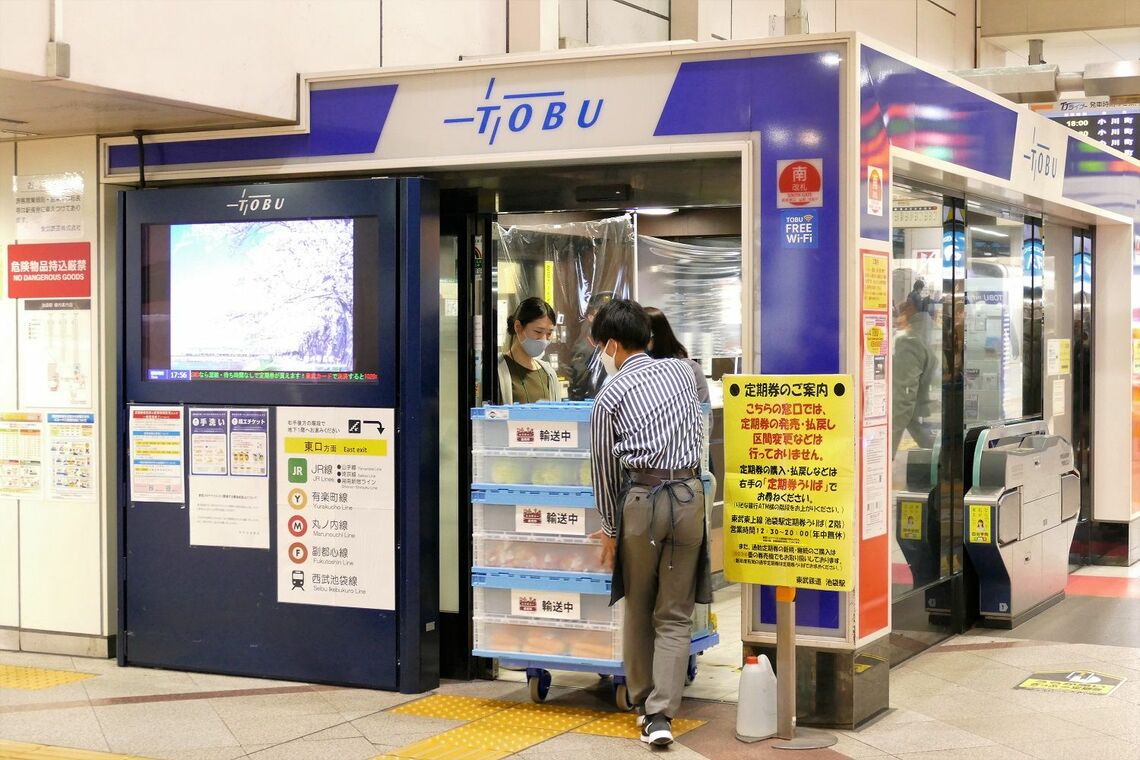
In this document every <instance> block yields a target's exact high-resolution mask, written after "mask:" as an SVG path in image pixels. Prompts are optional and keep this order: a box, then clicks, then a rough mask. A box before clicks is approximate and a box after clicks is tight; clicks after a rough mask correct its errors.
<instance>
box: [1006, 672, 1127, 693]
mask: <svg viewBox="0 0 1140 760" xmlns="http://www.w3.org/2000/svg"><path fill="white" fill-rule="evenodd" d="M1125 680H1126V679H1124V678H1122V677H1120V676H1110V675H1108V674H1107V673H1098V672H1097V671H1095V670H1062V671H1051V672H1048V673H1034V674H1033V675H1031V676H1030V677H1029V678H1026V679H1025V680H1024V681H1022V682H1021V683H1019V684H1018V685H1017V686H1015V687H1014V688H1016V689H1029V690H1031V691H1059V692H1068V693H1070V694H1093V695H1095V696H1098V697H1106V696H1108V695H1109V694H1111V693H1112V692H1114V691H1116V689H1117V687H1118V686H1120V684H1122V683H1124V681H1125Z"/></svg>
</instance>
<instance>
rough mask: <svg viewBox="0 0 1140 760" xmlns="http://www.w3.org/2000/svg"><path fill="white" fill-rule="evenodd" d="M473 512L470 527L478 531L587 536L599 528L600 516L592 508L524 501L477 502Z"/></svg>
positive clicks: (600, 523)
mask: <svg viewBox="0 0 1140 760" xmlns="http://www.w3.org/2000/svg"><path fill="white" fill-rule="evenodd" d="M522 498H523V499H525V497H522ZM472 509H473V510H474V514H473V515H472V527H473V528H474V530H475V531H477V532H491V533H496V532H498V533H510V532H514V533H516V534H537V535H565V536H588V535H590V534H591V533H593V532H595V531H597V530H601V527H602V516H601V515H600V514H599V513H598V510H597V509H596V508H594V507H552V506H543V505H537V504H526V503H525V500H524V501H521V502H520V503H519V504H483V503H478V502H476V503H475V504H472Z"/></svg>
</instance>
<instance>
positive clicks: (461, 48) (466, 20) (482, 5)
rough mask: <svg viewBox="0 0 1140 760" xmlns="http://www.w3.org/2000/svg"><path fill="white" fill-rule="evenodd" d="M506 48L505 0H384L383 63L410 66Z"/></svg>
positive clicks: (480, 54)
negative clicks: (412, 0)
mask: <svg viewBox="0 0 1140 760" xmlns="http://www.w3.org/2000/svg"><path fill="white" fill-rule="evenodd" d="M506 51H507V19H506V3H505V2H503V0H415V1H414V2H407V1H406V0H404V1H402V2H401V1H400V0H397V2H392V0H388V1H387V2H385V3H384V65H385V66H411V65H415V64H425V63H444V62H447V61H457V60H459V58H460V56H462V57H464V58H470V57H478V56H488V55H502V54H503V53H505V52H506Z"/></svg>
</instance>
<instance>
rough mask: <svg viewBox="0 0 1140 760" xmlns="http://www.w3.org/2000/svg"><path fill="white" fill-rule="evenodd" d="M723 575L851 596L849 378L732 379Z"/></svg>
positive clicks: (727, 397) (727, 383) (728, 380)
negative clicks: (825, 590)
mask: <svg viewBox="0 0 1140 760" xmlns="http://www.w3.org/2000/svg"><path fill="white" fill-rule="evenodd" d="M724 389H725V394H724V425H725V447H724V450H725V472H726V475H725V499H724V504H725V516H724V520H725V535H724V574H725V578H726V579H727V580H729V581H732V582H734V583H763V584H768V585H773V586H794V587H798V588H817V589H830V590H836V591H844V590H849V589H850V588H851V587H852V583H853V576H854V567H853V564H852V558H853V554H854V551H853V547H854V541H855V530H856V526H855V519H854V518H855V439H856V436H855V432H854V421H855V404H854V396H855V392H854V391H855V386H854V384H853V382H852V380H851V376H850V375H726V376H725V378H724Z"/></svg>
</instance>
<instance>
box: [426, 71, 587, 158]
mask: <svg viewBox="0 0 1140 760" xmlns="http://www.w3.org/2000/svg"><path fill="white" fill-rule="evenodd" d="M483 101H484V102H483V105H478V106H475V115H474V116H453V117H450V118H447V119H444V120H443V123H444V124H474V125H476V126H477V129H478V134H481V135H486V136H487V144H488V145H494V144H495V140H496V139H497V138H498V137H499V132H500V130H501V129H503V128H505V129H506V130H507V133H510V132H515V133H518V132H525V131H527V130H531V131H534V130H541V131H544V132H551V131H554V130H557V129H562V128H563V127H569V128H573V127H574V126H577V128H578V129H589V128H590V127H592V126H594V125H595V124H597V123H598V119H599V118H601V115H602V105H603V104H604V103H605V98H598V99H597V100H596V101H595V100H594V99H592V98H584V99H582V100H581V101H578V100H573V101H571V100H568V99H567V98H566V91H565V90H543V91H539V92H507V93H503V94H501V95H497V94H496V93H495V77H491V79H490V81H488V82H487V92H486V93H485V94H484V95H483Z"/></svg>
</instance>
